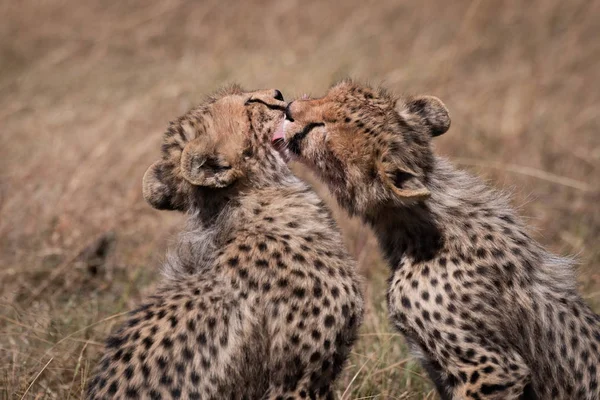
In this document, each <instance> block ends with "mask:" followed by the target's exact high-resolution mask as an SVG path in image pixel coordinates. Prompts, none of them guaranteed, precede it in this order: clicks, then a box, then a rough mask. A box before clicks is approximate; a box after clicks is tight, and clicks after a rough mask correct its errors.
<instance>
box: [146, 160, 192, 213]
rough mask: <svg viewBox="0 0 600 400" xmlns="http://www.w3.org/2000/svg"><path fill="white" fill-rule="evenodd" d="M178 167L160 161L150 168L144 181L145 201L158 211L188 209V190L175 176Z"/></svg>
mask: <svg viewBox="0 0 600 400" xmlns="http://www.w3.org/2000/svg"><path fill="white" fill-rule="evenodd" d="M177 169H178V168H177V165H174V164H173V163H171V162H169V161H166V160H159V161H156V162H155V163H154V164H152V165H151V166H150V168H148V170H147V171H146V173H145V174H144V179H143V181H142V191H143V194H144V199H145V200H146V201H147V202H148V203H149V204H150V205H151V206H152V207H154V208H156V209H157V210H178V211H185V209H186V200H185V199H186V197H185V191H186V188H185V187H184V186H183V185H182V183H183V182H181V181H182V180H181V179H177V177H176V176H175V175H174V171H176V170H177Z"/></svg>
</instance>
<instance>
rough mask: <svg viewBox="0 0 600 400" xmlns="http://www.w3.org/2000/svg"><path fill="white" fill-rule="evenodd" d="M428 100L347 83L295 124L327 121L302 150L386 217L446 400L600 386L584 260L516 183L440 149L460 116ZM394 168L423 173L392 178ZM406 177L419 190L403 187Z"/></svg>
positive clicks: (597, 393)
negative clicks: (522, 199)
mask: <svg viewBox="0 0 600 400" xmlns="http://www.w3.org/2000/svg"><path fill="white" fill-rule="evenodd" d="M424 99H425V100H424V101H420V102H419V103H417V104H416V106H415V105H414V102H413V106H409V104H410V103H411V98H397V97H395V96H392V95H390V94H388V93H386V92H385V91H381V90H374V89H371V88H369V87H367V86H364V85H360V84H357V83H354V82H351V81H344V82H342V83H340V84H338V85H336V86H334V87H333V88H332V89H331V90H330V91H329V92H328V93H327V94H326V95H325V96H324V97H322V98H317V99H305V100H297V101H294V102H292V103H291V104H290V105H289V106H288V116H289V117H290V118H291V119H293V122H292V121H288V122H287V123H286V125H285V132H284V134H285V137H286V140H287V141H289V140H291V138H292V137H293V136H294V134H295V132H298V131H301V129H302V127H303V126H306V124H309V123H315V122H324V126H322V127H319V128H318V129H314V130H313V132H311V134H309V135H306V137H305V138H304V139H303V140H302V142H301V143H299V144H297V150H299V151H296V157H297V159H298V160H299V161H300V162H302V163H305V164H306V165H308V166H310V167H311V168H312V169H313V170H315V171H316V173H317V174H318V175H319V176H320V178H321V179H322V180H323V181H324V182H325V183H326V184H327V185H328V186H329V188H330V190H331V192H332V193H333V195H334V196H335V197H336V198H337V200H338V202H339V203H340V205H342V207H344V208H346V209H347V210H348V211H349V212H350V213H352V214H358V215H360V216H361V217H362V218H363V219H364V220H365V221H366V222H367V223H368V224H370V225H371V226H372V227H373V229H374V231H375V233H376V235H377V237H378V239H379V243H380V245H381V248H382V250H383V252H384V254H385V255H386V257H387V260H388V262H389V265H390V268H391V275H390V279H389V290H388V306H389V312H390V317H391V319H392V321H393V323H394V325H395V326H396V327H397V329H398V330H400V331H401V332H402V333H403V334H404V335H405V337H406V339H407V341H408V342H409V343H410V344H411V346H412V347H413V349H414V350H415V354H417V355H418V356H419V357H421V359H422V361H423V364H424V366H425V368H426V369H427V371H428V372H429V374H430V376H431V378H432V379H433V380H434V382H435V384H436V386H437V388H438V391H439V393H440V395H441V396H442V398H444V399H498V400H500V399H502V400H506V399H562V400H567V399H587V400H592V399H598V398H600V388H599V386H598V382H599V380H600V369H599V368H600V351H599V350H600V318H599V317H598V316H597V315H595V314H594V313H593V312H592V311H591V309H590V308H589V307H588V306H587V305H586V304H585V302H584V301H583V299H582V298H581V296H580V295H579V294H578V293H577V291H576V285H575V279H574V272H573V267H572V262H571V260H569V259H565V258H561V257H557V256H554V255H552V254H550V253H549V252H547V251H546V250H545V249H544V248H543V247H542V246H541V245H539V244H538V243H537V242H536V241H535V240H533V239H532V238H531V237H530V236H529V235H528V233H527V229H526V228H525V225H524V224H523V222H521V220H520V219H519V218H518V217H517V216H516V215H515V213H514V211H513V209H512V208H511V207H510V205H509V202H508V200H507V195H505V194H502V193H499V192H497V191H495V190H493V189H490V188H489V187H487V186H486V185H484V184H483V183H482V182H481V181H480V180H479V179H478V178H475V177H473V176H471V175H469V174H467V173H465V172H463V171H459V170H457V169H455V168H454V167H453V166H452V165H451V164H450V163H449V162H447V161H446V160H444V159H442V158H440V157H438V156H436V155H434V154H433V150H432V148H431V141H432V138H433V136H435V135H439V134H440V132H442V133H443V132H445V129H447V127H449V117H448V112H447V110H446V109H445V107H444V106H443V105H442V104H441V102H439V101H437V100H433V101H431V102H428V100H427V99H432V98H430V97H427V98H424ZM423 105H424V106H425V107H424V108H423ZM415 110H417V111H418V112H415ZM423 116H426V117H425V118H424V117H423ZM288 119H289V118H288ZM432 121H433V123H432ZM436 121H438V122H436ZM434 133H435V135H434ZM453 134H461V133H459V132H454V133H453ZM465 135H466V134H465ZM465 140H468V139H467V138H466V137H465ZM394 170H398V171H404V170H410V171H412V172H414V173H413V174H407V173H404V172H402V173H401V174H400V177H401V178H402V179H400V180H396V181H395V182H394V181H390V180H386V179H385V176H386V174H388V175H389V174H393V173H394ZM405 184H407V185H408V184H409V185H411V187H414V188H417V189H418V193H419V194H420V195H419V196H412V197H411V196H408V197H404V196H403V195H402V192H401V191H397V190H396V189H398V187H395V186H399V187H400V189H402V186H403V185H405ZM404 193H408V194H412V193H415V192H414V191H410V190H409V191H406V190H405V191H404Z"/></svg>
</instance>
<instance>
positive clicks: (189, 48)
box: [0, 0, 600, 399]
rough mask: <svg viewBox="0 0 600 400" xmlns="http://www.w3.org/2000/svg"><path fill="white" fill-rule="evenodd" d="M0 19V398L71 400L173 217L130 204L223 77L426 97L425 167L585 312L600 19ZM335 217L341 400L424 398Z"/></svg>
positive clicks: (109, 9)
mask: <svg viewBox="0 0 600 400" xmlns="http://www.w3.org/2000/svg"><path fill="white" fill-rule="evenodd" d="M0 14H1V15H3V22H2V24H0V281H1V282H2V285H0V399H13V398H16V399H21V398H32V399H45V398H49V399H53V398H56V399H66V398H68V399H78V398H82V397H83V387H84V382H85V380H86V379H87V377H88V376H89V374H90V369H91V367H92V366H93V364H94V362H95V361H96V360H97V358H98V355H99V351H100V350H101V348H102V347H101V344H102V341H103V340H104V338H105V337H106V335H107V333H108V332H109V331H110V330H111V329H112V328H113V327H114V325H115V324H116V323H118V322H119V321H120V320H121V319H122V314H123V313H124V312H125V311H126V310H128V309H130V308H131V307H133V306H134V305H135V304H137V303H138V302H139V300H140V298H141V297H142V296H143V295H144V294H145V293H148V292H149V291H151V290H152V288H153V286H154V285H155V283H156V280H157V278H158V277H159V273H158V270H159V266H160V262H161V259H162V258H163V257H164V253H165V249H166V247H167V246H168V244H169V243H170V242H172V241H173V240H174V234H176V232H177V231H178V230H179V229H180V227H181V225H182V222H183V217H182V216H181V215H178V214H175V213H169V212H158V211H155V210H153V209H151V208H150V207H149V206H148V205H146V204H145V203H144V201H143V199H142V192H141V178H142V175H143V173H144V171H145V169H146V168H147V167H148V166H149V165H150V163H151V162H152V161H154V160H155V159H156V157H157V156H158V155H159V143H160V137H161V134H162V132H163V131H164V129H165V128H166V126H167V122H168V121H169V120H170V119H174V118H175V117H176V116H178V115H180V114H182V113H183V112H184V111H186V110H187V109H188V108H189V107H191V106H192V105H193V104H194V103H196V102H199V101H200V100H201V99H202V98H203V96H204V94H205V93H207V92H210V91H212V90H214V89H215V88H217V87H219V86H221V85H222V84H225V83H228V82H239V83H241V84H242V85H244V86H246V87H248V88H277V89H280V90H281V91H282V92H283V93H284V95H285V96H286V98H292V97H294V96H300V95H302V94H303V93H305V92H308V93H310V94H313V95H319V94H322V93H324V92H325V90H326V88H327V87H328V86H329V85H330V84H331V83H333V82H334V81H336V80H337V79H339V78H342V77H345V76H353V77H355V78H359V79H364V80H368V81H369V82H371V83H383V84H385V86H387V87H389V88H390V89H392V90H395V91H397V92H400V93H413V94H432V95H436V96H438V97H440V98H441V99H442V100H444V102H445V103H446V105H447V106H448V108H449V110H450V113H451V117H452V127H451V129H450V131H449V132H448V133H446V134H445V135H443V136H441V137H439V138H437V139H436V143H437V150H438V152H439V153H441V154H443V155H446V156H447V157H449V158H451V159H452V160H453V161H454V162H456V163H457V164H460V165H462V166H463V167H464V168H467V169H469V170H471V171H473V172H475V173H478V174H480V175H482V176H484V177H485V178H486V179H487V180H488V181H489V182H490V183H491V184H493V185H495V186H497V187H500V188H504V189H506V190H510V191H512V192H514V205H515V206H516V207H518V208H519V210H520V211H521V212H522V214H524V215H526V216H527V217H528V219H527V220H528V221H529V222H530V225H531V229H532V231H533V234H534V236H535V237H536V238H537V239H538V240H539V241H540V242H541V243H543V244H544V245H546V246H547V247H548V248H550V249H551V250H552V251H554V252H556V253H559V254H563V255H567V254H571V255H574V256H576V257H577V259H578V260H579V262H580V268H579V279H580V283H581V290H582V291H583V292H584V293H585V297H586V299H587V300H588V301H589V302H590V303H591V304H592V305H593V306H594V308H595V309H596V310H597V311H600V272H598V266H599V265H600V246H599V243H598V237H599V236H600V207H599V206H598V203H599V202H600V134H599V133H598V132H599V131H600V112H599V111H598V110H599V106H600V90H598V82H600V42H599V41H598V40H597V38H598V37H599V36H600V25H599V24H598V23H597V21H598V19H599V18H600V3H599V2H593V1H580V0H574V1H569V2H563V1H559V0H537V1H532V2H528V3H527V4H525V3H523V2H521V1H517V0H506V1H490V2H483V1H477V0H472V1H453V2H442V1H435V0H425V1H421V2H409V1H405V2H396V1H393V0H380V1H364V0H347V1H344V2H333V1H332V2H321V1H300V0H296V1H265V0H261V1H246V2H243V3H242V2H233V1H227V0H226V1H223V0H206V1H203V2H198V3H196V2H192V1H189V2H183V1H174V0H168V1H161V2H141V1H124V2H112V3H106V2H101V1H87V2H75V1H60V0H53V1H47V2H41V1H33V0H25V1H21V2H8V1H5V2H2V3H0ZM294 168H295V170H296V171H297V172H298V174H300V175H301V176H302V177H305V178H306V179H307V180H309V181H310V182H312V183H313V184H314V185H315V188H316V189H317V190H318V192H319V193H320V194H322V195H323V196H324V197H325V198H326V199H327V201H328V202H329V204H332V206H333V202H331V199H330V198H329V197H328V196H327V195H326V192H325V191H324V188H323V187H322V186H320V185H318V184H317V183H316V181H315V180H314V178H313V177H312V176H311V175H310V174H308V173H307V172H306V171H303V170H302V169H301V168H300V167H299V166H295V167H294ZM335 215H336V217H337V218H338V221H339V223H340V226H341V228H342V229H343V231H344V233H345V236H346V240H347V243H348V246H349V248H350V250H351V251H352V253H353V254H354V255H355V256H356V257H357V259H358V260H359V263H360V268H361V271H362V272H363V273H364V275H365V276H367V278H368V282H369V284H368V286H367V288H366V290H367V297H368V298H369V304H368V307H367V315H366V319H365V324H364V326H363V328H362V331H361V336H360V341H359V343H358V344H357V346H356V347H355V349H354V352H353V356H352V359H351V360H350V362H349V363H348V365H347V368H346V370H345V372H344V376H343V377H342V379H341V380H340V382H339V385H338V389H337V392H338V396H339V397H340V398H343V399H434V398H435V394H434V393H433V391H432V387H431V386H430V385H429V384H428V383H427V380H426V379H425V378H424V374H423V372H422V371H421V370H420V369H419V368H418V367H417V366H416V364H415V362H414V361H413V360H412V358H411V357H410V356H409V355H408V354H407V352H406V348H405V346H404V342H403V340H402V339H401V337H400V336H399V335H398V334H396V333H394V331H393V330H392V329H391V328H390V326H389V325H388V323H387V313H386V310H385V300H384V288H385V279H386V275H387V272H386V267H385V265H384V264H383V262H382V261H381V258H380V256H379V253H378V251H377V247H376V243H375V242H374V240H373V237H372V235H371V234H370V233H369V232H368V230H366V229H364V228H363V227H362V226H361V224H360V223H359V222H358V221H356V220H351V219H348V218H347V216H346V215H345V214H344V213H343V212H341V211H339V210H337V209H336V210H335Z"/></svg>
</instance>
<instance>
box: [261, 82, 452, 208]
mask: <svg viewBox="0 0 600 400" xmlns="http://www.w3.org/2000/svg"><path fill="white" fill-rule="evenodd" d="M449 127H450V116H449V114H448V110H447V109H446V107H445V106H444V104H443V103H442V102H441V101H440V100H439V99H438V98H436V97H432V96H419V97H412V98H406V99H401V98H397V97H394V96H392V95H391V94H389V93H387V92H385V91H384V90H382V89H378V90H375V89H372V88H370V87H368V86H364V85H360V84H357V83H355V82H352V81H349V80H346V81H343V82H341V83H339V84H337V85H335V86H333V87H332V88H331V89H330V90H329V91H328V92H327V94H326V95H325V96H324V97H321V98H315V99H311V98H302V99H298V100H295V101H292V102H291V103H289V104H288V106H287V108H286V118H285V120H284V122H283V123H282V125H281V126H280V127H279V129H278V131H277V132H276V133H275V135H274V137H273V140H274V142H276V143H277V142H279V143H281V142H283V144H284V145H283V146H282V145H281V144H279V146H281V147H283V150H282V152H283V153H284V154H285V155H286V156H291V157H292V158H295V159H297V160H298V161H300V162H301V163H303V164H305V165H307V166H309V167H310V168H311V169H313V170H314V171H315V172H316V173H317V175H319V177H320V178H321V179H322V180H323V181H325V182H326V183H327V184H328V186H329V188H330V190H331V192H332V193H333V194H334V196H335V197H336V198H337V200H338V202H339V203H340V205H342V206H343V207H344V208H346V209H347V210H348V211H349V212H350V213H351V214H360V215H369V214H372V213H377V212H381V211H382V209H383V208H382V206H383V207H385V206H386V205H390V204H391V205H394V204H395V205H408V204H411V203H412V202H414V201H418V200H423V199H426V198H427V197H428V196H429V194H430V192H429V189H428V187H427V185H428V179H429V173H430V171H431V169H432V167H433V153H432V149H431V139H432V138H433V137H435V136H439V135H441V134H443V133H445V132H446V131H447V130H448V128H449Z"/></svg>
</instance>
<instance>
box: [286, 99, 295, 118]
mask: <svg viewBox="0 0 600 400" xmlns="http://www.w3.org/2000/svg"><path fill="white" fill-rule="evenodd" d="M292 103H293V101H292V102H290V103H289V104H288V105H287V106H286V107H285V119H287V120H288V121H290V122H294V118H292V112H291V111H290V106H291V105H292Z"/></svg>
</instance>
